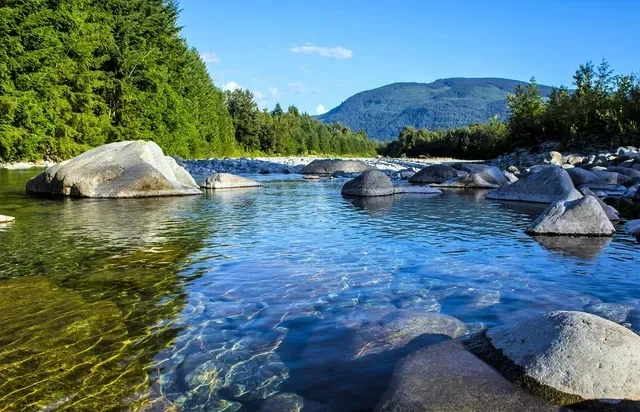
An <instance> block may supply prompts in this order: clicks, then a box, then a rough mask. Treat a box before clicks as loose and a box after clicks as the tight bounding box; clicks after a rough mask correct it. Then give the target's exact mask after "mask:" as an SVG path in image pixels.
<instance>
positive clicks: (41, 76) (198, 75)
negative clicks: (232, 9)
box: [0, 0, 237, 161]
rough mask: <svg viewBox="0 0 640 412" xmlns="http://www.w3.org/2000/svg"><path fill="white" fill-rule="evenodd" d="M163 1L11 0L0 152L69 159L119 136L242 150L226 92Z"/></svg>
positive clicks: (5, 18) (170, 145) (193, 149)
mask: <svg viewBox="0 0 640 412" xmlns="http://www.w3.org/2000/svg"><path fill="white" fill-rule="evenodd" d="M177 17H178V9H177V5H176V3H175V2H172V1H164V0H103V1H97V0H56V1H51V0H5V1H4V2H3V3H2V5H1V6H0V158H2V159H3V160H5V161H8V160H17V159H38V158H42V157H47V158H53V159H56V158H67V157H70V156H73V155H76V154H78V153H80V152H82V151H84V150H86V149H88V148H90V147H94V146H98V145H101V144H104V143H108V142H112V141H120V140H132V139H146V140H154V141H156V142H157V143H158V144H159V145H160V146H161V147H162V148H163V149H164V150H165V152H166V153H167V154H174V155H180V156H205V155H208V154H213V153H222V154H231V153H233V152H235V151H237V146H236V143H235V139H234V138H233V130H232V123H231V119H230V117H229V114H228V113H227V111H226V108H225V106H224V101H223V95H222V93H221V92H220V91H219V90H217V89H216V88H215V87H214V86H213V84H212V82H211V79H210V78H209V75H208V74H207V71H206V67H205V65H204V63H203V62H202V61H201V60H200V58H199V56H198V54H197V52H196V51H194V50H191V49H189V48H188V46H187V44H186V42H185V41H184V39H182V38H181V37H180V29H179V27H178V26H177Z"/></svg>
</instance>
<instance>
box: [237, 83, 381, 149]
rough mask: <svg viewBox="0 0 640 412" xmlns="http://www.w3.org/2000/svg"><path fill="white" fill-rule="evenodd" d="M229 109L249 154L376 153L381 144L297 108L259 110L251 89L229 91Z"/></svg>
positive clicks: (241, 140) (242, 143)
mask: <svg viewBox="0 0 640 412" xmlns="http://www.w3.org/2000/svg"><path fill="white" fill-rule="evenodd" d="M226 102H227V109H228V111H229V113H230V114H231V118H232V119H233V124H234V126H235V137H236V140H237V141H238V143H239V144H240V146H241V148H242V149H243V150H244V151H245V152H247V153H253V154H266V155H283V156H291V155H321V154H324V155H350V156H373V155H375V154H376V150H377V148H378V143H377V142H375V141H373V140H369V139H368V138H367V135H366V134H365V133H364V132H358V133H353V132H352V131H351V130H350V129H349V128H347V127H344V126H342V125H340V124H328V125H325V124H322V123H320V122H318V121H317V120H315V119H313V118H312V117H311V116H309V115H308V114H306V113H303V114H301V113H300V111H299V110H298V108H297V107H295V106H289V108H288V109H287V111H286V112H285V111H283V110H282V107H281V106H280V104H276V107H275V108H274V109H273V111H271V112H269V111H267V110H263V111H260V110H258V106H257V104H256V103H255V102H254V101H253V94H252V93H251V92H250V91H248V90H234V91H228V92H227V93H226Z"/></svg>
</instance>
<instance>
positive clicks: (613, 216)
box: [579, 187, 620, 222]
mask: <svg viewBox="0 0 640 412" xmlns="http://www.w3.org/2000/svg"><path fill="white" fill-rule="evenodd" d="M579 191H580V193H582V196H593V197H595V198H596V199H598V203H599V204H600V207H601V208H602V210H604V213H606V215H607V217H608V218H609V220H610V221H612V222H617V221H619V220H620V213H619V212H618V211H617V210H616V208H615V207H613V206H610V205H608V204H606V203H605V202H604V201H603V200H602V199H600V197H599V196H598V195H597V194H595V193H594V192H593V191H591V189H589V188H586V187H583V188H580V190H579Z"/></svg>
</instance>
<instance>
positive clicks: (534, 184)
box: [487, 166, 574, 203]
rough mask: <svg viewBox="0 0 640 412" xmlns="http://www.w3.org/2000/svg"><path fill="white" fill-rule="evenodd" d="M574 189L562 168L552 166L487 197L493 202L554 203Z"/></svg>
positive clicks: (503, 187)
mask: <svg viewBox="0 0 640 412" xmlns="http://www.w3.org/2000/svg"><path fill="white" fill-rule="evenodd" d="M572 189H574V186H573V182H572V181H571V178H570V177H569V175H568V174H567V172H566V171H564V170H563V169H562V168H560V167H556V166H551V167H547V168H543V169H541V170H540V171H538V172H535V173H531V174H529V175H528V176H526V177H524V178H522V179H520V180H518V181H517V182H514V183H511V184H510V185H504V186H502V187H501V188H500V189H498V190H494V191H493V192H491V193H489V194H488V195H487V199H492V200H512V201H519V202H534V203H552V202H554V201H555V200H556V199H557V198H558V197H560V196H563V195H566V194H567V193H568V192H570V191H571V190H572Z"/></svg>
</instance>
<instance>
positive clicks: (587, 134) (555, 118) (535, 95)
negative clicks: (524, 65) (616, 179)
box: [382, 60, 640, 159]
mask: <svg viewBox="0 0 640 412" xmlns="http://www.w3.org/2000/svg"><path fill="white" fill-rule="evenodd" d="M573 86H574V88H573V89H568V88H567V87H560V88H557V89H553V90H552V91H551V93H550V94H549V97H548V98H545V97H543V95H542V94H541V92H540V87H539V86H538V85H537V84H536V81H535V79H531V82H530V83H529V84H528V85H527V86H526V87H523V86H518V87H517V88H516V89H515V92H514V93H513V94H509V95H507V101H508V105H509V106H508V107H509V110H508V118H507V120H506V122H504V123H503V122H501V121H500V119H499V118H498V117H492V118H491V119H490V121H489V123H488V124H473V125H470V126H466V127H460V128H454V129H447V130H435V131H429V130H426V129H420V130H418V129H415V128H413V127H407V128H405V129H403V130H402V131H401V132H400V134H399V136H398V138H397V139H396V140H394V141H393V142H390V143H389V144H388V145H387V146H386V147H385V148H384V149H383V150H382V151H383V153H384V154H386V155H389V156H410V157H417V156H420V155H430V156H451V157H457V158H467V159H472V158H473V159H489V158H493V157H496V156H497V155H499V154H501V153H503V152H505V151H507V150H509V149H512V148H514V147H522V146H535V145H537V144H539V143H541V142H544V141H558V142H562V143H563V144H564V145H565V146H566V147H568V148H575V149H576V150H579V149H581V148H584V147H592V148H608V149H613V148H615V147H617V146H625V145H633V146H640V79H638V77H636V76H635V75H633V74H630V75H616V74H615V73H614V71H613V70H611V68H610V66H609V64H608V63H607V62H606V61H604V60H603V61H602V62H601V63H600V64H599V65H598V66H597V67H596V66H594V65H593V64H592V63H591V62H589V63H586V64H584V65H581V66H580V67H579V68H578V70H577V71H576V73H575V75H574V77H573Z"/></svg>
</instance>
